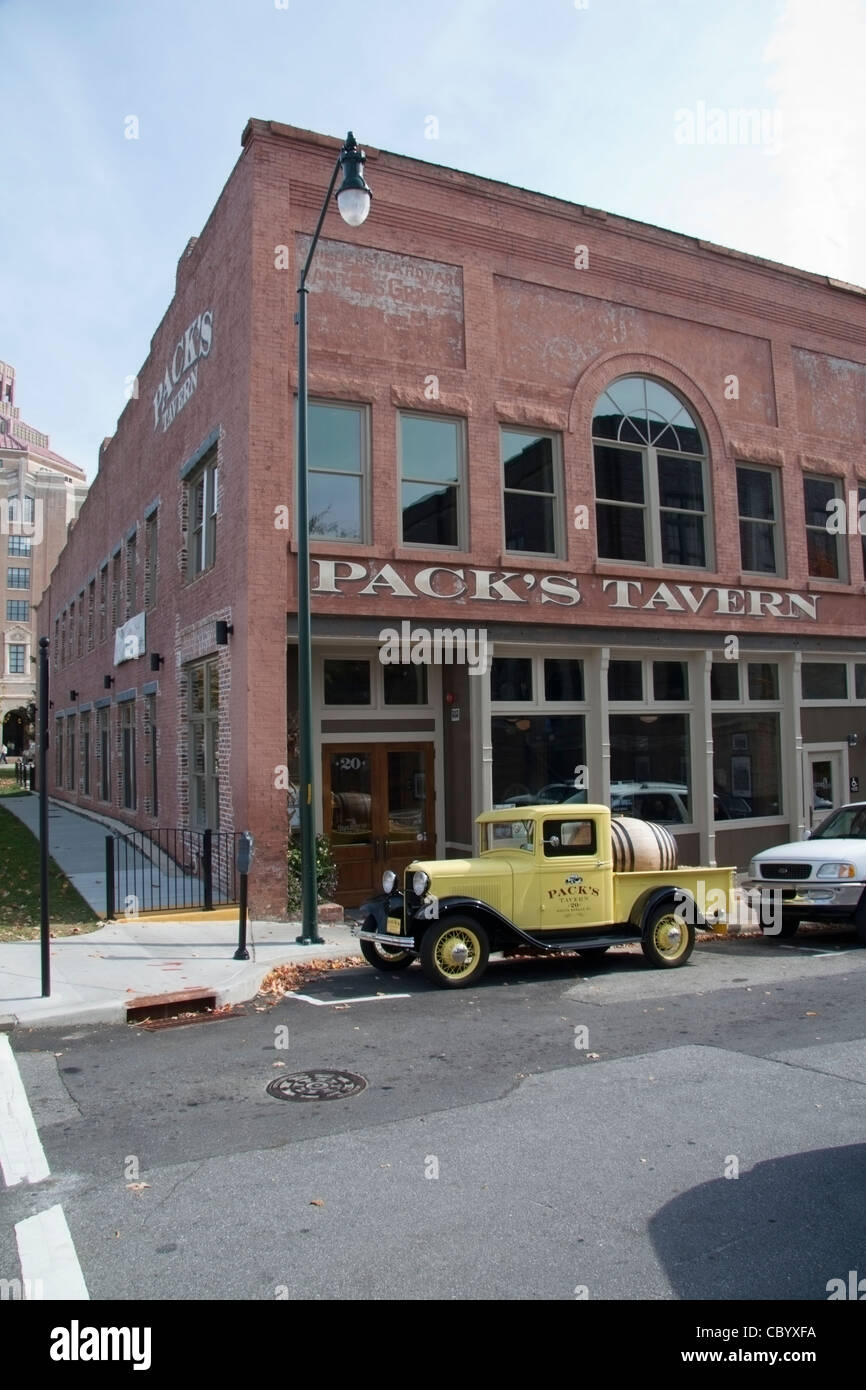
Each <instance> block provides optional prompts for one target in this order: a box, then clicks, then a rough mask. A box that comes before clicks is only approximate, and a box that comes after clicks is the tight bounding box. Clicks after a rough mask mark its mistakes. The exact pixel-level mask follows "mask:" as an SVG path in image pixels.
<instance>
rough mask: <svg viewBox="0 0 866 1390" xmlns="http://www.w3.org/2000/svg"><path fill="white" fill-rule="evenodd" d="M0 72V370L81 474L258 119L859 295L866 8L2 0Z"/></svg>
mask: <svg viewBox="0 0 866 1390" xmlns="http://www.w3.org/2000/svg"><path fill="white" fill-rule="evenodd" d="M0 52H2V53H3V57H4V94H3V103H2V108H3V117H4V119H3V129H4V130H5V132H6V135H5V139H4V141H3V156H2V160H0V180H2V197H0V359H2V360H4V361H6V362H10V363H11V364H12V365H13V366H14V367H15V369H16V405H18V406H19V407H20V409H21V417H22V419H24V420H27V421H28V422H29V423H30V424H32V425H34V426H36V428H38V429H41V430H44V431H45V432H46V433H48V434H49V435H50V437H51V447H52V448H53V449H55V450H56V451H57V452H58V453H61V454H63V455H64V456H65V457H67V458H69V459H71V460H72V461H73V462H75V463H78V464H79V465H80V466H81V467H83V468H84V469H85V471H86V472H87V474H88V477H91V478H92V477H93V475H94V474H95V471H96V463H97V458H98V450H99V445H100V443H101V441H102V439H103V438H105V436H106V435H110V434H112V433H113V432H114V429H115V426H116V421H117V418H118V416H119V415H120V413H121V411H122V410H123V407H124V404H125V397H124V392H125V391H126V390H128V385H127V383H128V381H129V379H130V378H131V377H132V376H134V375H135V373H136V372H137V371H138V369H139V367H140V366H141V364H142V362H143V361H144V359H145V357H146V356H147V353H148V350H149V345H150V339H151V336H152V334H153V332H154V330H155V328H156V326H157V324H158V323H159V320H160V319H161V318H162V316H163V314H164V312H165V310H166V308H167V306H168V304H169V302H170V299H171V296H172V293H173V289H174V276H175V269H176V265H177V260H178V257H179V256H180V254H181V252H182V250H183V248H184V246H185V245H186V243H187V241H188V240H189V238H190V237H191V236H195V235H197V234H198V232H199V231H200V230H201V227H202V226H203V224H204V222H205V221H206V219H207V216H208V214H209V212H210V210H211V208H212V207H213V205H214V203H215V202H216V199H217V198H218V196H219V193H220V190H221V188H222V186H223V184H224V183H225V181H226V179H227V177H228V175H229V172H230V170H231V168H232V166H233V165H234V163H235V161H236V159H237V157H238V155H239V154H240V137H241V132H242V130H243V128H244V125H245V124H246V122H247V120H248V118H249V117H250V116H257V117H260V118H262V119H264V120H278V121H284V122H286V123H287V124H289V125H295V126H300V127H303V128H306V129H310V130H315V131H320V132H322V133H324V134H327V135H331V136H334V137H340V138H342V137H343V136H345V133H346V131H347V130H348V129H350V128H351V129H352V130H353V131H354V132H355V135H356V136H357V138H358V140H359V142H360V143H361V144H362V145H370V146H374V147H376V148H379V149H386V150H391V151H394V152H396V153H398V154H405V155H410V156H413V157H415V158H419V159H426V160H429V161H431V162H432V163H435V164H444V165H447V166H450V167H453V168H458V169H464V170H467V171H469V172H470V173H473V174H480V175H483V176H485V177H488V178H493V179H499V180H502V181H504V182H506V183H510V184H514V185H517V186H520V187H524V188H529V189H533V190H537V191H538V192H541V193H547V194H552V195H554V196H556V197H558V198H564V199H566V200H568V201H572V202H575V203H578V204H585V205H588V206H591V207H598V208H603V209H605V210H606V211H608V212H614V213H619V214H622V215H624V216H626V217H631V218H634V219H636V220H637V221H641V222H648V223H652V224H655V225H657V226H662V227H667V228H670V229H672V230H674V231H678V232H683V233H686V234H689V235H692V236H697V237H701V238H704V239H706V240H709V241H713V242H716V243H718V244H720V245H723V246H729V247H734V248H736V249H738V250H742V251H747V252H750V253H752V254H754V255H758V256H764V257H767V258H768V259H770V260H775V261H781V262H783V263H785V264H787V265H792V266H797V267H800V268H802V269H805V270H809V271H813V272H816V273H818V274H821V275H829V276H831V277H833V278H834V279H838V280H843V281H847V282H849V283H853V284H857V285H866V236H864V234H863V228H864V225H866V179H864V149H866V83H864V80H863V67H864V58H866V0H821V3H819V4H816V3H815V0H366V3H365V4H363V5H361V4H349V3H347V0H144V3H142V0H77V3H76V4H74V5H70V4H69V3H68V0H0ZM748 111H751V112H755V113H756V115H755V116H754V117H750V118H748V119H745V120H741V119H740V116H739V114H738V113H740V112H748ZM131 118H135V119H134V121H133V120H132V119H131ZM131 133H134V134H135V136H136V138H128V137H129V135H130V134H131ZM323 194H324V190H323Z"/></svg>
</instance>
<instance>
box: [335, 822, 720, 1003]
mask: <svg viewBox="0 0 866 1390" xmlns="http://www.w3.org/2000/svg"><path fill="white" fill-rule="evenodd" d="M477 824H478V829H479V834H480V844H481V853H480V854H479V855H478V856H477V857H476V858H472V859H437V860H428V861H424V862H422V861H415V862H414V863H412V864H410V865H409V867H408V869H407V870H406V874H405V880H404V884H403V886H401V885H400V884H399V883H398V881H397V875H396V874H395V873H394V872H393V871H392V870H386V872H385V874H384V875H383V878H382V894H381V896H380V897H377V898H374V899H373V900H372V901H370V902H367V903H365V904H364V906H363V908H362V909H361V912H360V914H359V921H360V925H358V926H357V927H356V928H355V934H356V935H357V937H358V938H359V940H360V943H361V950H362V952H363V954H364V958H365V959H366V960H367V961H369V963H370V964H371V965H373V966H375V967H376V969H377V970H403V969H405V967H406V966H408V965H411V964H412V962H413V961H414V960H416V959H420V962H421V968H422V970H423V971H424V973H425V974H426V975H427V977H428V978H429V979H430V980H432V981H433V982H434V983H435V984H437V985H441V986H443V988H446V989H461V988H464V987H465V986H466V985H471V984H475V982H476V981H477V980H479V979H480V977H481V976H482V975H483V973H484V971H485V970H486V968H487V962H488V959H489V956H490V952H491V951H510V950H515V949H516V948H527V949H530V950H536V951H541V952H562V951H579V952H580V953H581V954H582V955H595V954H599V953H601V952H603V951H606V950H607V949H608V947H609V946H613V945H616V944H618V943H621V942H625V941H640V943H641V947H642V949H643V953H644V955H645V957H646V959H647V961H648V962H649V963H650V965H653V966H656V967H658V968H661V969H672V968H674V967H676V966H679V965H684V964H685V962H686V961H687V960H688V958H689V956H690V955H691V953H692V949H693V947H694V944H695V929H696V927H708V928H710V929H711V930H714V931H721V932H724V931H725V930H726V923H725V910H724V909H723V908H721V907H719V906H718V904H722V903H724V904H728V903H730V902H731V900H732V894H733V887H734V870H733V869H730V868H726V869H716V868H713V869H705V868H683V869H680V868H677V867H676V842H675V840H674V838H673V836H672V835H671V834H670V832H669V831H668V830H666V829H665V827H664V826H659V825H652V824H650V823H649V822H647V821H639V820H630V819H626V818H624V817H614V818H613V819H612V818H611V813H610V810H609V808H608V807H607V806H592V805H587V806H582V805H571V804H568V805H559V806H522V807H521V808H520V810H519V811H516V810H515V809H514V808H513V807H510V808H504V809H501V810H497V811H487V812H485V814H484V815H482V816H479V817H478V822H477ZM642 861H643V862H645V863H647V864H654V865H655V867H646V868H644V867H640V864H641V862H642ZM709 903H712V904H714V906H713V909H712V911H711V910H709V908H708V906H707V904H709Z"/></svg>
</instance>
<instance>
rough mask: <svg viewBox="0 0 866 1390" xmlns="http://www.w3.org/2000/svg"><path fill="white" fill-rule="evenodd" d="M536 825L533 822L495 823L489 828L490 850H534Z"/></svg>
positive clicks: (504, 821) (488, 842) (510, 821)
mask: <svg viewBox="0 0 866 1390" xmlns="http://www.w3.org/2000/svg"><path fill="white" fill-rule="evenodd" d="M534 831H535V823H534V821H531V820H503V821H494V822H493V823H492V824H490V825H488V827H487V848H488V849H525V850H528V851H529V853H530V854H531V853H532V850H533V844H534V842H533V833H534Z"/></svg>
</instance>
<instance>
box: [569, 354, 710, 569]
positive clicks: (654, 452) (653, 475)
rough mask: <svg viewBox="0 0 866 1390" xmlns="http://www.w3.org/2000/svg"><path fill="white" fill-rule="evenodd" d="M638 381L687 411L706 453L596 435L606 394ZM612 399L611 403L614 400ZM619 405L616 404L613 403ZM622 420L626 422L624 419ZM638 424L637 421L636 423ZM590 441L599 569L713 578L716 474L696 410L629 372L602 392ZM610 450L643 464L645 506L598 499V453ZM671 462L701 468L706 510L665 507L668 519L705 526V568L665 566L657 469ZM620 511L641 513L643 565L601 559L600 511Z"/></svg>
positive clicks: (625, 558) (675, 393) (668, 387)
mask: <svg viewBox="0 0 866 1390" xmlns="http://www.w3.org/2000/svg"><path fill="white" fill-rule="evenodd" d="M631 377H636V378H638V379H639V380H642V381H644V382H647V383H650V382H651V383H652V384H653V385H656V386H659V387H661V388H662V389H663V390H665V391H667V392H668V393H669V394H670V395H671V396H673V397H674V399H675V400H677V401H679V403H680V405H681V406H682V408H683V410H685V411H686V412H687V414H688V415H689V418H690V419H691V420H692V422H693V424H694V426H695V428H696V429H697V431H698V434H699V435H700V438H701V443H702V445H703V451H702V452H701V453H699V454H698V453H693V452H690V451H688V450H679V449H671V448H668V447H661V448H659V446H658V445H656V444H650V443H640V444H635V443H634V442H633V441H631V440H619V439H606V438H604V437H602V436H600V435H596V433H595V431H594V428H593V426H594V424H595V421H596V419H597V417H598V414H599V409H598V407H599V404H600V402H601V400H602V397H603V396H604V395H605V393H607V392H609V391H610V390H611V388H613V387H615V386H616V385H617V383H618V382H620V381H624V380H627V379H629V378H631ZM611 399H613V398H611ZM614 403H615V402H614ZM623 418H625V419H628V418H629V416H628V415H625V416H624V417H623ZM636 418H637V417H636ZM590 440H591V443H592V484H593V502H594V507H595V534H596V561H597V563H598V564H600V565H618V566H622V565H634V566H636V567H639V568H640V569H661V570H674V571H676V572H677V573H695V572H698V573H701V574H703V573H705V572H712V571H714V570H715V568H716V545H715V511H714V506H713V490H712V469H711V467H710V462H711V460H710V451H709V447H708V444H707V435H706V430H705V429H704V426H703V423H702V421H701V420H700V418H699V416H698V413H697V411H696V410H695V408H694V406H692V404H691V403H690V402H689V401H688V400H687V399H686V398H685V397H684V396H683V395H682V394H681V393H680V392H679V391H678V390H676V388H675V387H674V386H672V385H671V383H670V382H667V381H663V380H661V379H660V378H658V377H654V376H650V375H648V374H646V373H643V372H636V373H635V372H629V373H626V374H625V375H624V376H620V377H615V378H614V379H613V380H612V381H609V382H608V383H607V384H606V385H605V386H604V387H603V388H602V389H601V391H599V393H598V396H597V399H596V402H595V405H594V407H593V412H592V420H591V422H590ZM599 448H609V449H618V450H622V451H624V452H629V453H635V454H637V455H638V456H639V457H640V460H641V474H642V479H643V493H644V500H643V502H642V503H638V502H622V501H619V500H617V499H616V498H615V497H599V495H598V471H597V470H598V455H597V452H596V451H597V449H599ZM661 456H664V457H671V458H676V459H681V460H684V461H687V462H692V463H698V464H700V467H701V487H702V490H703V510H702V511H692V510H689V509H685V508H682V507H665V508H664V511H665V512H666V513H668V512H672V513H677V514H683V515H686V516H700V517H701V518H702V525H703V540H704V563H703V564H702V565H694V564H677V563H676V562H675V561H671V560H665V558H664V555H663V549H662V525H661V511H662V508H661V503H660V496H661V489H660V483H659V464H660V457H661ZM600 506H601V507H619V508H622V509H626V510H629V511H640V512H642V513H643V533H644V552H645V558H644V559H643V560H640V559H634V558H632V557H630V556H614V555H602V554H601V552H600V550H599V531H600V528H599V524H598V516H599V507H600Z"/></svg>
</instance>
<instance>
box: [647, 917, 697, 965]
mask: <svg viewBox="0 0 866 1390" xmlns="http://www.w3.org/2000/svg"><path fill="white" fill-rule="evenodd" d="M640 944H641V950H642V951H643V953H644V955H645V956H646V958H647V960H648V961H649V963H650V965H653V966H655V967H656V969H657V970H673V969H675V967H676V966H678V965H685V963H686V961H687V960H688V958H689V956H690V955H691V954H692V951H693V950H694V946H695V929H694V926H693V925H692V924H691V923H690V922H686V921H685V920H684V919H683V918H682V917H680V916H678V915H677V913H676V912H674V909H673V905H672V904H671V903H660V904H659V906H658V907H654V908H653V909H652V911H651V912H650V914H649V916H648V917H647V919H646V922H645V923H644V927H643V931H642V933H641V943H640Z"/></svg>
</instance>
